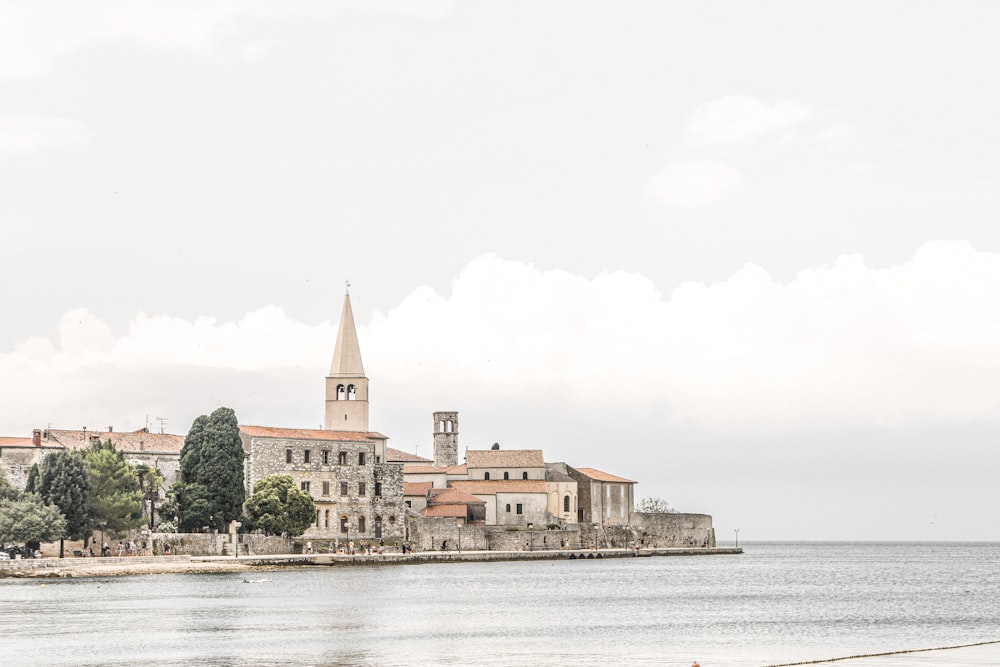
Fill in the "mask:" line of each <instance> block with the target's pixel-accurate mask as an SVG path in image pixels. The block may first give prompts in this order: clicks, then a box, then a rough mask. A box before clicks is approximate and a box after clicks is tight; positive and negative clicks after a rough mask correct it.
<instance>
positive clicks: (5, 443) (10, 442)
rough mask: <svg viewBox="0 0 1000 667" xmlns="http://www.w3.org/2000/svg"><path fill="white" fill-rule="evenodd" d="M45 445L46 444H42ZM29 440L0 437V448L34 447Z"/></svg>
mask: <svg viewBox="0 0 1000 667" xmlns="http://www.w3.org/2000/svg"><path fill="white" fill-rule="evenodd" d="M42 444H43V445H44V444H47V443H44V442H43V443H42ZM34 446H35V445H34V444H33V443H32V440H31V438H8V437H3V436H0V447H34Z"/></svg>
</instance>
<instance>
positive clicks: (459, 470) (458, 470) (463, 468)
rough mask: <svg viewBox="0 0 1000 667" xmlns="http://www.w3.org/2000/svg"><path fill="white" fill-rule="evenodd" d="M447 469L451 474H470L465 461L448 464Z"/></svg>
mask: <svg viewBox="0 0 1000 667" xmlns="http://www.w3.org/2000/svg"><path fill="white" fill-rule="evenodd" d="M445 471H446V472H447V473H448V474H449V475H468V474H469V467H468V466H467V465H465V464H464V463H463V464H461V465H457V466H448V467H447V468H445Z"/></svg>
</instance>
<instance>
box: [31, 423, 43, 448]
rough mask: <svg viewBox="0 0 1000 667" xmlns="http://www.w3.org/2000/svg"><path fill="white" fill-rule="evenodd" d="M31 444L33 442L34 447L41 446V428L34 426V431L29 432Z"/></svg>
mask: <svg viewBox="0 0 1000 667" xmlns="http://www.w3.org/2000/svg"><path fill="white" fill-rule="evenodd" d="M31 444H33V445H34V446H35V447H41V446H42V429H40V428H36V429H35V430H34V431H32V432H31Z"/></svg>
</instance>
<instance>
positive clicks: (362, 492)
mask: <svg viewBox="0 0 1000 667" xmlns="http://www.w3.org/2000/svg"><path fill="white" fill-rule="evenodd" d="M358 495H359V496H363V495H365V483H364V482H358Z"/></svg>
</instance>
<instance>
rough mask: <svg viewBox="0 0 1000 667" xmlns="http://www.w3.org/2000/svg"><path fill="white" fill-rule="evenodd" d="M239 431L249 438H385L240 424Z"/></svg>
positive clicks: (357, 433) (364, 439)
mask: <svg viewBox="0 0 1000 667" xmlns="http://www.w3.org/2000/svg"><path fill="white" fill-rule="evenodd" d="M240 432H241V433H243V434H244V435H247V436H250V437H251V438H284V439H288V440H328V441H333V442H364V441H366V440H385V439H387V438H386V436H384V435H382V434H381V433H377V432H375V431H368V432H365V431H327V430H324V429H307V428H277V427H274V426H240Z"/></svg>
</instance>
